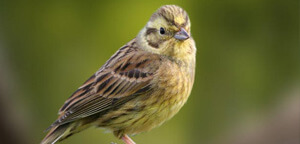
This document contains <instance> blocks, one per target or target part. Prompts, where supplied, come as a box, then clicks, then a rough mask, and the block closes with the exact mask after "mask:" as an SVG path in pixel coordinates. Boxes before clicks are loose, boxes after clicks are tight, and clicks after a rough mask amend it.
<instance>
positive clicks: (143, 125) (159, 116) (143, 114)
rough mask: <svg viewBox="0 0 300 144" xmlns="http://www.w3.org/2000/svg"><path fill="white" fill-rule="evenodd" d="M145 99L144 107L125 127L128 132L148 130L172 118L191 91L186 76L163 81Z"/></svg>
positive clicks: (135, 132) (134, 132)
mask: <svg viewBox="0 0 300 144" xmlns="http://www.w3.org/2000/svg"><path fill="white" fill-rule="evenodd" d="M164 82H166V83H165V84H166V85H164V84H163V83H162V85H161V86H160V87H158V88H157V90H156V91H154V92H153V93H152V96H154V97H150V98H149V99H151V100H146V101H147V104H146V107H145V108H144V109H143V110H142V111H140V112H139V113H137V114H135V115H134V117H135V118H134V122H133V123H131V124H130V126H129V127H128V128H127V129H126V133H128V134H137V133H140V132H144V131H149V130H151V129H153V128H155V127H157V126H159V125H161V124H162V123H164V122H165V121H166V120H168V119H170V118H172V117H173V116H174V115H175V114H176V113H177V112H178V111H179V110H180V109H181V108H182V106H183V105H184V104H185V102H186V101H187V99H188V96H189V94H190V91H191V85H192V84H191V83H190V82H189V81H188V79H187V78H183V77H182V78H178V79H172V80H170V79H169V80H167V81H164ZM144 105H145V104H144Z"/></svg>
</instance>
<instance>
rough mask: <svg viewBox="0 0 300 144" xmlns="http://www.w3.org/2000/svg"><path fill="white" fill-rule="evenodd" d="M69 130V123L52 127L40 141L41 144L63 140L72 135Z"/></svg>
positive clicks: (51, 143) (52, 143)
mask: <svg viewBox="0 0 300 144" xmlns="http://www.w3.org/2000/svg"><path fill="white" fill-rule="evenodd" d="M70 129H71V128H70V123H67V124H63V125H58V126H54V127H53V128H51V129H50V131H49V133H48V134H47V135H46V136H45V138H44V139H43V140H42V142H41V144H54V143H56V142H57V141H59V140H62V139H65V138H66V137H68V136H69V135H71V134H72V133H71V132H70Z"/></svg>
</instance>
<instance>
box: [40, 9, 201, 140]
mask: <svg viewBox="0 0 300 144" xmlns="http://www.w3.org/2000/svg"><path fill="white" fill-rule="evenodd" d="M162 29H163V30H162ZM195 51H196V49H195V44H194V41H193V39H192V38H191V37H190V21H189V18H188V15H187V14H186V12H185V11H184V10H183V9H181V8H180V7H178V6H174V5H167V6H163V7H161V8H160V9H158V10H157V12H156V13H154V14H153V15H152V17H151V18H150V21H149V22H148V23H147V25H146V26H145V27H144V28H143V29H142V30H141V32H140V33H139V34H138V36H137V38H135V39H133V40H131V41H130V42H129V43H127V44H126V45H124V46H123V47H121V48H120V49H119V50H118V51H117V52H116V53H115V54H114V55H113V56H112V57H111V58H110V59H109V60H108V61H107V62H106V63H105V64H104V65H103V66H102V67H101V68H100V69H99V70H98V71H97V72H96V73H95V74H94V75H92V76H91V77H90V78H89V79H88V80H87V81H86V82H85V83H84V84H83V85H82V86H81V87H79V88H78V90H77V91H75V92H74V93H73V94H72V95H71V96H70V97H69V99H68V100H67V101H66V102H65V104H64V105H63V106H62V107H61V109H60V110H59V115H60V116H59V117H58V119H57V120H56V121H55V122H54V123H53V124H52V125H51V126H50V127H49V128H48V130H50V131H49V133H48V134H47V135H46V137H45V138H44V140H43V141H42V142H41V143H42V144H48V143H55V142H56V141H61V140H63V139H65V138H67V137H69V136H70V135H72V134H74V133H77V132H79V131H81V130H83V129H85V128H88V127H90V126H97V127H103V128H107V129H109V130H111V131H112V132H113V133H114V135H115V136H116V137H118V138H121V139H123V140H124V142H125V143H127V144H130V143H131V144H132V143H134V142H133V141H132V140H131V139H130V138H129V137H128V136H127V135H131V134H138V133H140V132H144V131H149V130H151V129H152V128H154V127H156V126H159V125H161V124H162V123H163V122H164V121H166V120H168V119H170V118H171V117H172V116H174V115H175V114H176V113H177V112H178V111H179V110H180V108H181V107H182V106H183V105H184V103H185V102H186V100H187V98H188V96H189V94H190V92H191V89H192V86H193V82H194V70H195Z"/></svg>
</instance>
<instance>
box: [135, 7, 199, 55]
mask: <svg viewBox="0 0 300 144" xmlns="http://www.w3.org/2000/svg"><path fill="white" fill-rule="evenodd" d="M190 26H191V24H190V19H189V16H188V14H187V13H186V12H185V11H184V10H183V9H182V8H180V7H178V6H176V5H165V6H162V7H160V8H159V9H158V10H157V11H156V12H155V13H154V14H153V15H152V16H151V18H150V20H149V21H148V23H147V24H146V26H145V27H144V28H143V29H142V30H141V32H140V33H139V35H138V36H137V40H138V43H139V44H140V45H141V47H142V48H144V49H146V50H149V51H151V52H154V53H159V54H162V55H167V56H171V57H180V55H182V54H186V53H188V52H190V53H192V52H191V51H195V50H194V41H193V39H192V38H191V32H190Z"/></svg>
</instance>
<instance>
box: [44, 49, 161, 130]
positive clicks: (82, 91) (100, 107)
mask: <svg viewBox="0 0 300 144" xmlns="http://www.w3.org/2000/svg"><path fill="white" fill-rule="evenodd" d="M160 59H161V58H160V57H159V56H158V55H156V54H151V53H149V52H144V51H141V50H139V49H137V48H134V47H132V46H130V45H125V46H123V47H122V48H121V49H119V50H118V51H117V52H116V53H115V54H114V55H113V56H112V57H111V58H110V59H109V60H108V61H107V62H106V64H105V65H103V66H102V67H101V68H100V69H99V71H97V72H96V73H95V74H94V75H93V76H91V77H90V78H89V79H88V80H87V81H86V82H85V83H84V84H83V85H82V86H81V87H79V89H78V90H77V91H75V92H74V93H73V94H72V95H71V96H70V98H69V99H68V100H67V101H66V102H65V104H64V105H63V106H62V107H61V109H60V110H59V114H60V116H59V118H58V119H57V120H56V121H55V122H54V123H53V124H52V125H51V126H50V128H51V127H53V126H56V125H61V124H65V123H68V122H71V121H74V120H77V119H80V118H84V117H87V116H91V115H93V114H96V113H99V112H102V111H104V110H107V109H110V108H115V107H117V106H119V105H121V104H123V103H125V102H127V101H129V100H131V99H132V98H134V97H135V96H137V95H140V94H143V93H145V92H147V91H149V89H151V83H150V82H151V80H152V79H153V76H154V74H155V73H156V71H157V69H158V67H159V65H160V61H161V60H160Z"/></svg>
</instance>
